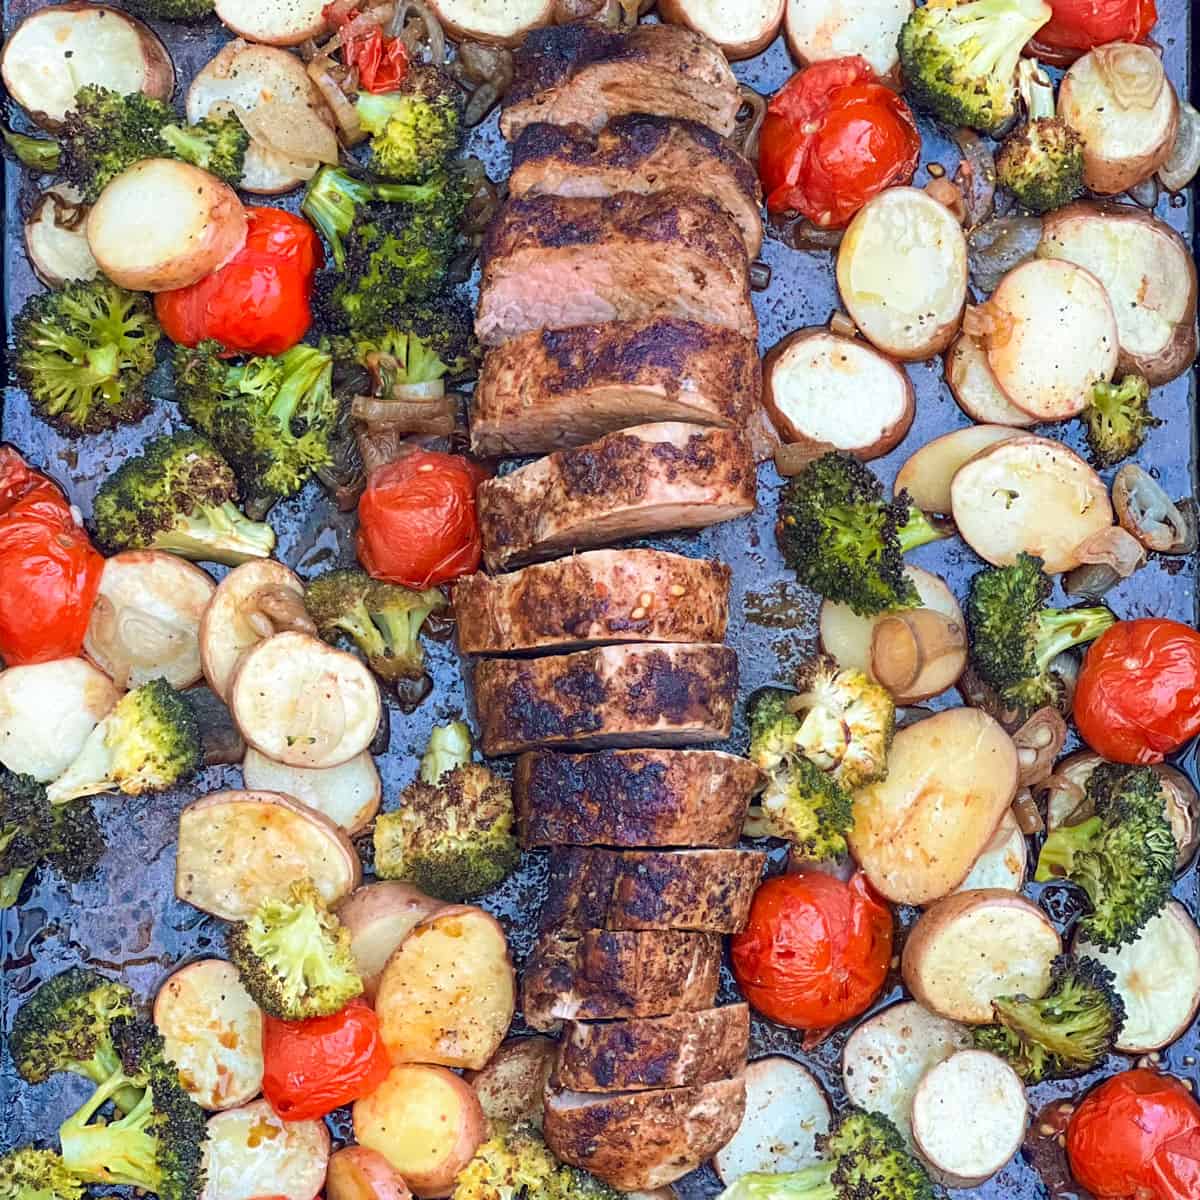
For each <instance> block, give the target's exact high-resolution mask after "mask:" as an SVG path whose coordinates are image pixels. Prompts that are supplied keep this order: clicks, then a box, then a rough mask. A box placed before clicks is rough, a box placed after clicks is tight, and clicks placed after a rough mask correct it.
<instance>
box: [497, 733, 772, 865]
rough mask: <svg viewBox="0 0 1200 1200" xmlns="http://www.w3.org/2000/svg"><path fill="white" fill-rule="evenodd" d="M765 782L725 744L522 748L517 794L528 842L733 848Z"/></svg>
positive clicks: (519, 818) (515, 784) (528, 844)
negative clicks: (560, 750) (570, 750)
mask: <svg viewBox="0 0 1200 1200" xmlns="http://www.w3.org/2000/svg"><path fill="white" fill-rule="evenodd" d="M761 784H762V773H761V772H760V771H759V769H758V768H757V767H756V766H755V765H754V764H753V763H752V762H749V761H748V760H747V759H744V758H738V757H737V756H736V755H733V754H725V753H724V752H722V751H720V750H605V751H602V752H601V753H599V754H554V753H552V752H550V751H545V750H543V751H534V752H532V753H530V754H522V755H521V757H520V758H519V759H518V760H517V767H516V770H515V771H514V772H513V800H514V802H515V804H516V809H517V822H518V826H519V828H520V831H521V841H522V844H523V845H524V846H525V847H527V848H530V849H532V848H535V847H538V846H565V845H583V846H591V845H610V846H733V845H736V844H737V840H738V838H739V837H740V836H741V832H742V822H743V821H744V819H745V816H746V805H747V804H748V803H749V801H750V797H751V796H752V795H753V794H754V792H756V791H757V790H758V788H759V787H760V786H761Z"/></svg>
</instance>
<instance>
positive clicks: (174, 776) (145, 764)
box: [46, 679, 200, 804]
mask: <svg viewBox="0 0 1200 1200" xmlns="http://www.w3.org/2000/svg"><path fill="white" fill-rule="evenodd" d="M199 766H200V732H199V730H198V729H197V727H196V718H195V717H194V716H193V715H192V710H191V708H190V707H189V706H188V704H187V703H186V701H185V700H184V699H183V696H182V695H180V693H179V692H177V691H176V690H175V689H174V688H173V687H172V686H171V685H170V684H169V683H168V682H167V681H166V680H165V679H152V680H150V682H149V683H143V684H142V686H141V687H139V688H135V689H134V690H133V691H132V692H126V694H125V695H124V696H122V697H121V699H120V700H119V701H118V703H117V706H116V708H114V709H113V710H112V712H110V713H109V714H108V716H106V717H105V718H104V720H103V721H101V722H100V724H99V725H97V726H96V728H95V729H93V730H92V732H91V733H90V734H88V738H87V741H86V742H84V744H83V749H82V750H81V751H80V752H79V754H78V756H77V757H76V758H75V761H74V762H72V763H71V765H70V766H69V767H68V768H67V769H66V771H64V772H63V773H62V775H60V776H59V777H58V778H57V779H56V780H55V781H54V782H53V783H52V784H50V786H49V788H47V789H46V791H47V795H48V796H49V798H50V803H51V804H65V803H67V801H69V800H75V799H77V798H78V797H80V796H93V795H95V794H96V793H97V792H106V791H119V792H123V793H124V794H125V795H127V796H140V795H143V794H144V793H146V792H165V791H166V790H167V789H168V788H170V787H174V785H175V784H177V783H179V782H181V781H182V780H183V779H185V778H187V776H189V775H191V774H192V772H193V771H195V770H196V769H197V768H198V767H199Z"/></svg>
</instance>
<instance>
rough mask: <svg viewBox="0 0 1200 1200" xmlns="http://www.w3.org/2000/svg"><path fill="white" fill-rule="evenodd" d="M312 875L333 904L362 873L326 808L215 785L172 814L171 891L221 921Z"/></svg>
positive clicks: (248, 912) (242, 914) (273, 794)
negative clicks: (175, 842)
mask: <svg viewBox="0 0 1200 1200" xmlns="http://www.w3.org/2000/svg"><path fill="white" fill-rule="evenodd" d="M306 876H307V877H309V878H311V879H312V881H313V883H314V885H315V886H316V888H317V891H319V892H320V893H321V896H322V897H323V898H324V900H325V903H326V904H331V905H332V904H336V903H337V902H338V901H339V900H340V899H341V898H342V897H343V896H347V895H349V894H350V892H352V891H353V890H354V889H355V888H356V887H357V886H358V884H359V882H360V880H361V879H362V864H361V863H360V862H359V859H358V853H357V852H356V851H355V849H354V846H353V845H352V844H351V842H350V840H349V838H347V837H346V835H345V834H344V833H343V832H342V831H341V830H340V829H339V828H338V827H337V826H336V825H335V824H334V823H333V822H332V821H331V820H330V819H329V818H328V817H326V816H324V815H323V814H322V813H319V812H316V811H315V810H314V809H311V808H309V807H308V806H307V805H305V804H301V803H300V801H299V800H294V799H293V798H292V797H291V796H284V795H282V794H280V793H279V792H214V793H212V794H211V795H208V796H204V797H202V798H201V799H199V800H195V801H193V802H192V803H191V804H189V805H188V806H187V807H186V808H185V809H184V810H183V812H181V813H180V814H179V846H178V849H177V851H176V857H175V895H176V896H178V897H179V899H180V900H186V901H187V903H188V904H192V905H195V907H196V908H199V909H202V910H203V911H204V912H208V913H212V914H213V915H214V916H217V917H221V918H222V919H223V920H225V921H244V920H245V919H246V918H247V917H249V916H250V915H251V913H253V912H254V910H255V909H256V908H257V907H258V905H259V904H260V903H261V902H262V901H263V900H265V899H267V898H269V897H280V898H282V897H284V896H286V895H287V892H288V888H289V887H290V886H291V884H293V883H294V882H295V881H296V880H298V879H303V878H305V877H306Z"/></svg>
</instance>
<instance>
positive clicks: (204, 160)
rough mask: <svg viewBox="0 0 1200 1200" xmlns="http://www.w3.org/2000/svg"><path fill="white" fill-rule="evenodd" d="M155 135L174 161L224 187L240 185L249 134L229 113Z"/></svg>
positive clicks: (171, 127) (175, 126)
mask: <svg viewBox="0 0 1200 1200" xmlns="http://www.w3.org/2000/svg"><path fill="white" fill-rule="evenodd" d="M159 136H160V138H161V139H162V141H163V143H164V144H165V145H166V146H168V147H169V148H170V150H171V152H172V153H173V154H174V155H175V157H176V158H179V159H182V160H183V161H184V162H189V163H191V164H192V165H193V166H196V167H200V168H202V169H203V170H205V171H208V172H209V173H210V174H212V175H215V176H216V177H217V178H218V179H223V180H224V181H225V182H226V183H228V184H231V185H236V184H238V183H240V182H241V178H242V167H243V166H244V165H245V162H246V147H247V146H249V145H250V135H249V134H248V133H247V132H246V130H245V127H244V126H243V125H242V123H241V121H239V120H238V119H237V117H236V116H234V115H233V114H232V113H230V114H229V115H227V116H224V117H205V118H204V120H202V121H199V122H198V123H197V124H195V125H164V126H163V128H162V130H161V131H160V133H159Z"/></svg>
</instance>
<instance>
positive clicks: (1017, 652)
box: [966, 553, 1116, 716]
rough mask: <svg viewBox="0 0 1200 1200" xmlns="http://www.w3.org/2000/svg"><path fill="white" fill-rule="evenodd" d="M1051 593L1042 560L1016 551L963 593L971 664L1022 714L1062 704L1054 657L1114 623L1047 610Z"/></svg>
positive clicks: (1090, 612)
mask: <svg viewBox="0 0 1200 1200" xmlns="http://www.w3.org/2000/svg"><path fill="white" fill-rule="evenodd" d="M1051 589H1052V584H1051V582H1050V578H1049V576H1048V575H1047V574H1046V572H1045V571H1044V570H1043V569H1042V560H1041V559H1040V558H1036V557H1035V556H1034V555H1032V554H1025V553H1022V554H1020V555H1018V557H1017V561H1016V562H1015V563H1013V564H1012V565H1011V566H1007V567H990V568H988V569H986V570H983V571H980V572H979V573H978V574H977V575H976V576H974V578H973V579H972V580H971V584H970V589H969V592H968V595H967V603H966V617H967V627H968V630H969V632H970V639H969V640H970V647H971V663H972V666H973V667H974V668H975V671H976V673H977V674H978V675H979V677H980V678H981V679H982V680H983V681H984V683H986V684H988V685H989V686H990V687H992V688H994V689H995V690H996V691H997V692H998V693H999V696H1000V699H1001V700H1002V701H1003V702H1004V703H1005V704H1007V705H1009V706H1010V707H1012V708H1013V709H1015V710H1017V711H1018V712H1020V713H1022V714H1024V715H1025V716H1028V715H1029V714H1030V713H1033V712H1035V711H1036V710H1037V709H1039V708H1044V707H1047V706H1050V707H1054V708H1060V709H1061V708H1062V707H1063V706H1064V704H1065V703H1066V692H1065V687H1064V684H1063V681H1062V679H1061V678H1060V677H1059V676H1058V675H1057V674H1056V673H1055V672H1054V671H1053V670H1052V667H1051V664H1052V663H1053V662H1054V659H1055V658H1057V657H1058V655H1060V654H1062V653H1063V652H1064V651H1066V650H1070V649H1071V648H1072V647H1073V646H1079V645H1082V644H1083V643H1084V642H1090V641H1093V640H1094V639H1095V638H1098V637H1099V636H1100V635H1101V634H1102V633H1103V632H1104V631H1105V630H1106V629H1108V628H1109V626H1110V625H1113V624H1114V623H1115V622H1116V617H1115V616H1114V615H1113V614H1112V612H1111V611H1110V610H1109V609H1107V608H1103V607H1096V608H1071V609H1055V608H1047V607H1046V600H1047V599H1048V598H1049V596H1050V592H1051Z"/></svg>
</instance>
